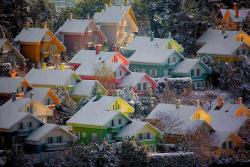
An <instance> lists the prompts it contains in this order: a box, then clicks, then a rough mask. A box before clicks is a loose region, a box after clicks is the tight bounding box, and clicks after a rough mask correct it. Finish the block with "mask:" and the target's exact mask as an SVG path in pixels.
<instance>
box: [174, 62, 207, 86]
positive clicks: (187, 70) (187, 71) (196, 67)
mask: <svg viewBox="0 0 250 167" xmlns="http://www.w3.org/2000/svg"><path fill="white" fill-rule="evenodd" d="M210 73H211V69H210V68H209V67H208V66H207V65H206V64H204V63H203V62H202V61H201V60H200V59H188V58H186V59H184V60H183V61H181V62H179V63H178V64H177V66H176V67H175V69H174V70H173V71H172V76H173V77H175V78H178V77H190V78H191V79H192V84H193V88H194V89H200V88H204V87H206V86H207V85H208V79H209V74H210Z"/></svg>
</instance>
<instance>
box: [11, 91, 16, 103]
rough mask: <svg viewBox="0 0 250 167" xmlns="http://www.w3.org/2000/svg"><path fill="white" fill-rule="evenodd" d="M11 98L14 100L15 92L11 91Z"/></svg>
mask: <svg viewBox="0 0 250 167" xmlns="http://www.w3.org/2000/svg"><path fill="white" fill-rule="evenodd" d="M11 99H12V101H16V92H12V93H11Z"/></svg>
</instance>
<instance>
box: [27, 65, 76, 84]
mask: <svg viewBox="0 0 250 167" xmlns="http://www.w3.org/2000/svg"><path fill="white" fill-rule="evenodd" d="M73 74H74V71H72V70H51V69H45V70H44V69H34V68H33V69H31V70H30V71H29V72H28V74H27V75H26V76H25V79H27V80H28V81H29V82H30V83H31V85H58V86H66V85H70V84H71V83H70V79H71V78H72V75H73Z"/></svg>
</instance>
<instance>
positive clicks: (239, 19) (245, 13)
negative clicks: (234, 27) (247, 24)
mask: <svg viewBox="0 0 250 167" xmlns="http://www.w3.org/2000/svg"><path fill="white" fill-rule="evenodd" d="M227 11H229V12H230V18H231V19H232V21H234V22H243V21H244V20H245V19H246V18H247V16H248V15H250V9H239V10H238V13H239V15H238V16H235V10H234V9H220V12H221V14H222V15H223V16H224V15H225V14H226V12H227Z"/></svg>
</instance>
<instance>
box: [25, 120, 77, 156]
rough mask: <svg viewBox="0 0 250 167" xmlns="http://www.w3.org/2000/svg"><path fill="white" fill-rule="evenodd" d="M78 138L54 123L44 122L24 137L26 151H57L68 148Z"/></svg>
mask: <svg viewBox="0 0 250 167" xmlns="http://www.w3.org/2000/svg"><path fill="white" fill-rule="evenodd" d="M77 140H78V138H77V137H76V136H75V135H74V134H72V133H70V132H69V131H67V130H66V129H64V128H63V127H61V126H59V125H56V124H48V123H47V124H44V125H42V126H41V127H39V128H37V129H36V130H34V131H33V132H32V133H31V134H30V135H29V136H28V137H26V138H25V139H24V142H25V148H26V149H27V150H26V151H28V152H41V151H59V150H64V149H66V148H69V147H70V146H71V144H73V143H74V142H76V141H77Z"/></svg>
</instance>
